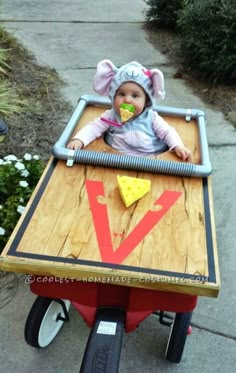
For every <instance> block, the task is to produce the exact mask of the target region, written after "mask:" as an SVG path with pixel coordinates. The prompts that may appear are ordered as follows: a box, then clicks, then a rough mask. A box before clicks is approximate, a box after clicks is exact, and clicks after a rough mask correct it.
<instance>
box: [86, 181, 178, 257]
mask: <svg viewBox="0 0 236 373" xmlns="http://www.w3.org/2000/svg"><path fill="white" fill-rule="evenodd" d="M86 188H87V193H88V199H89V204H90V208H91V212H92V217H93V223H94V227H95V232H96V236H97V242H98V246H99V250H100V254H101V259H102V262H109V263H115V264H120V263H122V262H123V261H124V260H125V258H126V257H127V256H128V255H129V254H130V253H131V252H132V251H133V250H134V249H135V247H136V246H137V245H138V244H139V243H140V242H141V241H142V240H143V239H144V237H145V236H146V235H147V234H148V232H150V230H151V229H152V228H154V226H155V225H156V224H157V223H158V222H159V220H160V219H161V218H162V217H163V216H164V215H165V214H166V213H167V211H168V210H169V209H170V208H171V206H173V205H174V204H175V202H176V201H177V199H178V198H179V197H180V195H181V194H182V192H175V191H172V190H165V191H164V192H163V193H162V195H161V196H160V197H159V198H158V199H157V200H156V201H155V203H154V205H161V206H162V209H161V210H157V211H152V210H149V211H148V212H147V213H146V214H145V215H144V217H143V218H142V219H141V220H140V222H139V223H138V224H137V225H136V227H135V228H134V229H133V230H132V232H130V234H129V235H128V236H127V237H126V238H125V240H124V241H123V242H122V244H121V245H120V246H119V247H118V248H117V249H116V251H113V247H112V240H111V232H110V227H109V219H108V213H107V206H106V204H101V203H100V202H99V201H98V199H97V197H98V196H104V197H105V193H104V188H103V183H102V182H101V181H94V180H86Z"/></svg>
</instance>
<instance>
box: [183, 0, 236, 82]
mask: <svg viewBox="0 0 236 373" xmlns="http://www.w3.org/2000/svg"><path fill="white" fill-rule="evenodd" d="M235 20H236V2H235V0H207V1H206V0H192V1H190V2H189V3H188V4H187V5H186V6H185V7H184V8H183V9H182V10H181V12H180V13H179V19H178V27H179V30H180V35H181V48H182V52H183V55H184V58H185V60H186V61H187V62H188V64H189V65H191V66H192V67H194V68H197V70H200V71H202V73H203V76H204V77H205V78H206V77H208V78H210V79H211V80H215V81H218V82H219V81H230V82H233V81H235V80H236V43H235V40H236V22H235Z"/></svg>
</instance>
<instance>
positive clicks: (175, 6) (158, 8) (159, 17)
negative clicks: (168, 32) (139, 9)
mask: <svg viewBox="0 0 236 373" xmlns="http://www.w3.org/2000/svg"><path fill="white" fill-rule="evenodd" d="M144 1H145V3H146V4H147V5H148V6H149V8H148V9H146V10H145V11H144V15H145V18H146V21H147V22H148V23H150V22H151V23H154V24H156V25H158V26H162V27H168V28H175V27H176V23H177V18H178V13H179V11H180V10H181V9H182V7H184V6H185V4H186V3H187V2H188V1H189V0H168V1H167V0H144Z"/></svg>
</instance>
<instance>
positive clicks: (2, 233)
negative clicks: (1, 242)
mask: <svg viewBox="0 0 236 373" xmlns="http://www.w3.org/2000/svg"><path fill="white" fill-rule="evenodd" d="M5 232H6V231H5V229H4V228H2V227H0V236H4V234H5Z"/></svg>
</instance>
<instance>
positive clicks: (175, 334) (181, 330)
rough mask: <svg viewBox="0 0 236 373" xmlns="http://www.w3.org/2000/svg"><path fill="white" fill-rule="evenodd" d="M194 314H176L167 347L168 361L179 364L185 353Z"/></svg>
mask: <svg viewBox="0 0 236 373" xmlns="http://www.w3.org/2000/svg"><path fill="white" fill-rule="evenodd" d="M191 318H192V312H183V313H176V316H175V319H174V321H173V324H172V326H171V332H170V335H169V340H168V343H167V347H166V355H165V356H166V359H167V360H169V361H171V362H172V363H179V362H180V360H181V357H182V354H183V351H184V345H185V342H186V338H187V335H188V332H189V327H190V321H191Z"/></svg>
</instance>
